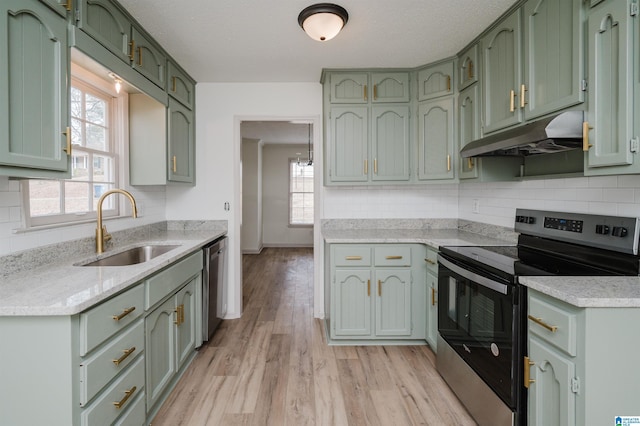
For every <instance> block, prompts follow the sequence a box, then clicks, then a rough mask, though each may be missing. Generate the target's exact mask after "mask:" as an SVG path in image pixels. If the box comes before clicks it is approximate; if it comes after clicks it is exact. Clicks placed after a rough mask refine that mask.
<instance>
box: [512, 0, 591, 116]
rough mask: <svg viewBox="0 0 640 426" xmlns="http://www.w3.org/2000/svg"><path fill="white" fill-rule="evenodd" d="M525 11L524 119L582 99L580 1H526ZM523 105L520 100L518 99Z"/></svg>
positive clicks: (582, 68) (574, 103) (559, 108)
mask: <svg viewBox="0 0 640 426" xmlns="http://www.w3.org/2000/svg"><path fill="white" fill-rule="evenodd" d="M523 12H524V81H523V84H524V90H523V88H522V86H521V87H520V92H519V96H522V95H524V96H525V113H524V114H525V117H526V119H527V120H531V119H532V118H536V117H540V116H542V115H545V114H549V113H551V112H554V111H559V110H561V109H564V108H567V107H570V106H572V105H576V104H579V103H581V102H583V100H584V91H583V90H582V87H581V82H582V80H583V79H584V65H583V64H584V59H583V58H584V55H583V52H584V30H583V27H584V25H583V22H584V14H583V8H582V0H528V1H527V2H526V3H525V4H524V6H523ZM520 105H522V99H520Z"/></svg>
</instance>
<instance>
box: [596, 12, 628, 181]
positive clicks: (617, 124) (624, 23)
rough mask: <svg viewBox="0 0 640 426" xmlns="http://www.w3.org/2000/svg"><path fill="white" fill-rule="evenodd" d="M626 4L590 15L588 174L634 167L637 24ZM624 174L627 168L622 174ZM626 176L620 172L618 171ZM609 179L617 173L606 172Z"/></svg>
mask: <svg viewBox="0 0 640 426" xmlns="http://www.w3.org/2000/svg"><path fill="white" fill-rule="evenodd" d="M629 10H630V2H629V1H628V0H611V1H606V2H604V3H601V4H599V5H598V6H596V7H595V8H593V9H591V11H590V14H589V18H588V25H587V27H588V29H587V31H588V35H589V110H588V112H587V117H588V118H587V120H588V122H589V126H590V128H591V129H590V130H589V142H590V143H591V144H592V145H593V146H592V147H591V148H590V149H589V152H588V154H587V158H586V164H585V174H593V173H599V172H601V171H597V170H595V169H596V168H602V167H607V166H628V165H630V164H632V163H633V158H634V155H633V153H632V152H631V147H630V143H631V139H632V138H633V137H634V136H633V96H632V94H633V82H632V81H633V80H632V79H633V60H632V58H633V40H634V39H633V27H632V25H633V19H635V20H637V19H638V18H637V17H635V18H633V19H632V17H631V16H630V15H629ZM618 169H623V168H618ZM618 171H622V170H618ZM604 172H605V173H610V174H613V173H615V171H612V170H611V169H608V170H607V169H605V170H604Z"/></svg>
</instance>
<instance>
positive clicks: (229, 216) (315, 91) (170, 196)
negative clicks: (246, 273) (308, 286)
mask: <svg viewBox="0 0 640 426" xmlns="http://www.w3.org/2000/svg"><path fill="white" fill-rule="evenodd" d="M196 107H197V109H196V111H197V113H196V141H197V142H196V144H197V145H196V182H197V185H196V186H195V187H192V188H181V187H169V188H167V219H169V220H172V219H186V220H188V219H223V220H228V223H229V233H228V235H229V263H228V268H229V271H228V272H229V274H228V277H229V283H230V291H229V293H230V294H229V298H230V300H229V313H228V317H229V318H233V317H239V316H240V314H241V302H242V297H241V296H242V295H241V287H240V283H241V280H242V269H241V266H242V265H241V260H242V257H241V254H240V253H241V251H240V250H241V248H240V246H241V245H240V219H241V212H240V210H238V209H239V208H240V204H241V198H240V185H241V178H240V145H241V142H240V122H241V121H243V120H245V121H250V120H279V121H282V120H288V119H308V120H312V121H313V122H314V126H313V127H314V137H313V140H322V135H321V133H320V129H321V125H320V120H321V115H322V86H321V85H320V83H201V84H198V85H197V86H196ZM314 155H315V156H314V158H316V159H317V158H318V155H320V156H321V153H320V154H318V151H316V152H315V153H314ZM225 201H228V202H230V203H231V210H230V211H228V212H227V211H225V210H224V203H225ZM314 241H315V243H316V245H318V246H320V244H321V243H322V239H321V236H320V234H319V231H316V232H315V234H314ZM315 262H316V263H317V262H318V260H317V259H316V260H315ZM317 269H322V268H321V267H316V270H317Z"/></svg>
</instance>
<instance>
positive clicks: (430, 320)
mask: <svg viewBox="0 0 640 426" xmlns="http://www.w3.org/2000/svg"><path fill="white" fill-rule="evenodd" d="M436 268H437V266H436ZM427 292H428V293H427V294H428V296H427V297H428V301H427V339H426V340H427V343H428V344H429V346H431V349H433V351H434V352H435V351H436V349H437V347H438V275H437V273H434V272H433V271H431V270H429V271H427Z"/></svg>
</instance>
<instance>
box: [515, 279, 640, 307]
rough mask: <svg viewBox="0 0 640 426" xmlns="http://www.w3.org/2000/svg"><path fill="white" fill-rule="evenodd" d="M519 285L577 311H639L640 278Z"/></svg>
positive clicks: (538, 281) (534, 281)
mask: <svg viewBox="0 0 640 426" xmlns="http://www.w3.org/2000/svg"><path fill="white" fill-rule="evenodd" d="M520 282H521V283H522V284H524V285H526V286H527V287H529V288H532V289H534V290H537V291H539V292H541V293H544V294H546V295H548V296H551V297H554V298H556V299H558V300H562V301H563V302H566V303H569V304H570V305H573V306H576V307H578V308H640V277H520Z"/></svg>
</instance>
